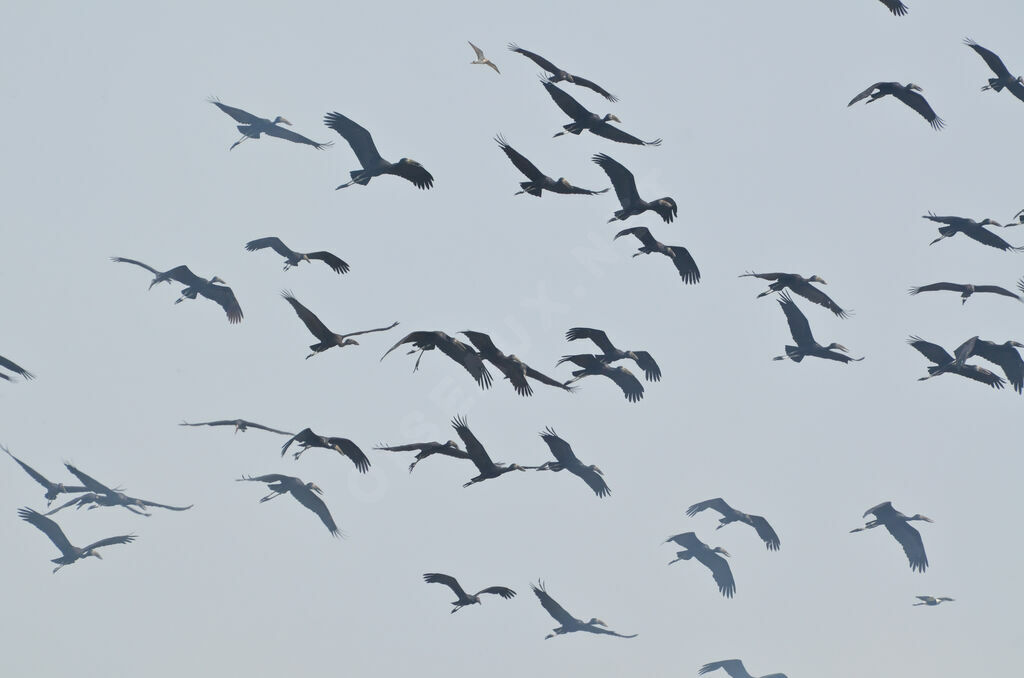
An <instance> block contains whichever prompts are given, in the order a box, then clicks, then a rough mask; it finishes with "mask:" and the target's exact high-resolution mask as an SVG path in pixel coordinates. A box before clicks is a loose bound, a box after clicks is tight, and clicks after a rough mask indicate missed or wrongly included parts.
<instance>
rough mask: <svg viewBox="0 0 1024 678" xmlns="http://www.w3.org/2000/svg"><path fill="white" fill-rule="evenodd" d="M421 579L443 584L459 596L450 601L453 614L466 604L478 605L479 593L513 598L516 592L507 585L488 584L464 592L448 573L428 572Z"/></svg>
mask: <svg viewBox="0 0 1024 678" xmlns="http://www.w3.org/2000/svg"><path fill="white" fill-rule="evenodd" d="M423 581H425V582H427V583H428V584H444V585H445V586H447V587H448V588H450V589H451V590H452V591H453V592H454V593H455V595H457V596H458V597H459V599H458V600H456V601H455V602H453V603H452V605H454V606H455V607H453V608H452V614H455V613H456V612H458V611H459V610H461V609H462V608H464V607H465V606H467V605H479V604H480V595H481V594H484V593H492V594H494V595H496V596H501V597H502V598H504V599H505V600H509V599H511V598H515V596H516V592H515V591H513V590H512V589H510V588H508V587H507V586H488V587H487V588H485V589H481V590H479V591H477V592H476V593H474V594H469V593H466V590H465V589H463V588H462V586H460V585H459V582H458V580H457V579H455V577H453V576H451V575H449V574H441V573H440V572H428V573H426V574H425V575H423Z"/></svg>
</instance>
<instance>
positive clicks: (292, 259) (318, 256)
mask: <svg viewBox="0 0 1024 678" xmlns="http://www.w3.org/2000/svg"><path fill="white" fill-rule="evenodd" d="M267 247H269V248H270V249H272V250H274V251H275V252H277V253H278V254H280V255H281V256H282V257H284V259H285V262H284V270H286V271H287V270H288V269H289V268H291V267H292V266H298V265H299V264H300V263H302V262H303V261H308V262H310V263H312V261H313V260H314V259H315V260H317V261H322V262H324V263H325V264H327V265H328V266H330V267H331V270H332V271H334V272H335V273H338V274H341V273H348V270H349V266H348V264H346V263H345V262H344V261H342V260H341V259H340V258H338V257H337V256H335V255H333V254H331V253H330V252H323V251H320V252H296V251H294V250H291V249H289V248H288V246H287V245H285V244H284V243H283V242H281V239H280V238H275V237H273V236H271V237H269V238H258V239H257V240H250V241H249V242H247V243H245V249H246V250H248V251H250V252H255V251H257V250H262V249H265V248H267Z"/></svg>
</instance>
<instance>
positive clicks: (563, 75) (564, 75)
mask: <svg viewBox="0 0 1024 678" xmlns="http://www.w3.org/2000/svg"><path fill="white" fill-rule="evenodd" d="M508 48H509V50H511V51H513V52H515V53H516V54H522V55H523V56H524V57H526V58H527V59H529V60H530V61H532V62H533V63H535V64H537V65H538V66H540V67H541V68H543V69H544V70H545V71H547V72H548V73H551V76H550V77H549V78H548V80H547V81H548V82H562V81H563V80H564V81H565V82H570V83H572V84H574V85H579V86H580V87H586V88H588V89H592V90H594V91H595V92H597V93H598V94H600V95H601V96H603V97H604V98H605V99H607V100H608V101H612V102H615V101H618V100H619V99H618V97H616V96H614V95H612V94H610V93H609V92H608V91H607V90H605V89H604V88H603V87H600V86H599V85H598V84H597V83H595V82H591V81H590V80H587V79H586V78H583V77H580V76H578V75H573V74H572V73H569V72H567V71H564V70H562V69H561V68H559V67H558V66H556V65H554V64H553V63H551V62H550V61H548V60H547V59H545V58H544V57H542V56H541V55H539V54H535V53H533V52H528V51H527V50H525V49H523V48H522V47H520V46H519V45H517V44H515V43H514V42H510V43H509V44H508Z"/></svg>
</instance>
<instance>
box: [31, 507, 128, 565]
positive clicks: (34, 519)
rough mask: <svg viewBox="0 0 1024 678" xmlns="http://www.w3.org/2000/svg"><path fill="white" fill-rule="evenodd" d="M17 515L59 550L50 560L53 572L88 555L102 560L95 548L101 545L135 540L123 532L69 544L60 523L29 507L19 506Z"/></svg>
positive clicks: (126, 542)
mask: <svg viewBox="0 0 1024 678" xmlns="http://www.w3.org/2000/svg"><path fill="white" fill-rule="evenodd" d="M18 516H19V517H20V518H21V519H22V520H24V521H26V522H29V523H31V524H32V525H33V526H35V527H36V529H38V530H39V531H41V532H42V533H43V534H45V535H46V536H47V537H49V538H50V541H52V542H53V545H54V546H56V547H57V548H58V549H59V550H60V553H61V555H60V557H59V558H54V559H52V560H51V561H50V562H51V563H57V567H55V568H53V571H54V572H55V573H56V572H57V570H59V569H60V568H62V567H64V566H65V565H70V564H71V563H73V562H75V561H76V560H81V559H83V558H88V557H89V556H95V557H96V558H99V559H100V560H103V556H101V555H100V554H99V553H97V552H96V549H98V548H101V547H103V546H111V545H113V544H130V543H131V542H133V541H135V538H136V537H135V535H134V534H124V535H121V536H118V537H107V538H106V539H100V540H99V541H95V542H93V543H91V544H89V545H88V546H83V547H78V546H73V545H72V544H71V542H70V541H69V540H68V538H67V536H66V535H65V534H64V531H63V530H61V529H60V525H58V524H57V523H55V522H53V521H52V520H50V519H49V518H47V517H46V516H44V515H42V514H41V513H38V512H36V511H33V510H32V509H30V508H20V509H18Z"/></svg>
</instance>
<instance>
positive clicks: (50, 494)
mask: <svg viewBox="0 0 1024 678" xmlns="http://www.w3.org/2000/svg"><path fill="white" fill-rule="evenodd" d="M0 450H3V451H4V452H6V453H7V454H8V455H9V456H10V457H11V459H13V460H14V461H16V462H18V466H20V467H21V468H22V469H24V471H25V473H27V474H29V476H31V478H32V480H34V481H36V482H37V483H39V484H40V485H42V486H43V488H44V489H45V490H46V494H45V495H43V496H44V497H45V498H46V505H47V506H49V505H50V504H52V503H53V500H54V499H56V498H57V496H58V495H61V494H75V493H78V492H88V491H89V488H88V487H84V486H81V485H65V484H64V483H53V482H50V481H49V480H47V479H46V477H45V476H43V474H42V473H40V472H39V471H37V470H35V469H34V468H32V467H31V466H29V465H28V464H26V463H25V462H23V461H22V460H21V459H18V458H17V457H15V456H14V455H13V454H12V453H11V451H10V450H9V449H7V448H6V447H4V446H3V445H0Z"/></svg>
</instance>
